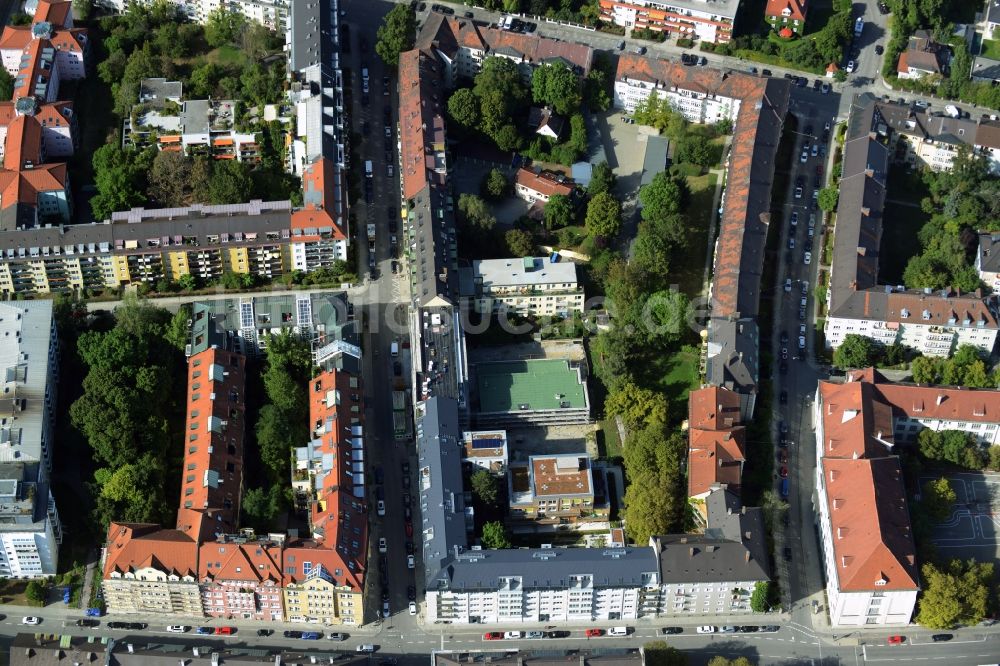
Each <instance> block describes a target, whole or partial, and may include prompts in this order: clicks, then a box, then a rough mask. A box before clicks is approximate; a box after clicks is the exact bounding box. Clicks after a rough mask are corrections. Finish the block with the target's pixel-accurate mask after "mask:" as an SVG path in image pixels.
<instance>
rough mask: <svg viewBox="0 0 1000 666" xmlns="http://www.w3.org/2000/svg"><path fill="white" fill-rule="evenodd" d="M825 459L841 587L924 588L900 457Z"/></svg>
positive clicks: (832, 531) (844, 588) (826, 481)
mask: <svg viewBox="0 0 1000 666" xmlns="http://www.w3.org/2000/svg"><path fill="white" fill-rule="evenodd" d="M820 464H821V471H822V474H823V479H824V488H825V495H826V497H825V501H826V503H827V510H828V511H829V513H830V528H831V536H832V544H833V553H834V566H835V567H836V571H837V579H838V581H839V589H840V590H842V591H845V592H852V591H854V592H858V591H868V590H876V591H893V590H916V589H919V585H918V584H917V566H916V547H915V546H914V543H913V534H912V530H911V528H910V516H909V512H908V511H907V507H906V493H905V488H904V484H903V473H902V470H901V469H900V467H899V459H898V458H896V457H888V458H877V459H874V460H869V459H865V458H859V459H857V460H853V459H849V458H847V459H838V458H823V459H822V460H821V461H820Z"/></svg>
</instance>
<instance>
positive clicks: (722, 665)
mask: <svg viewBox="0 0 1000 666" xmlns="http://www.w3.org/2000/svg"><path fill="white" fill-rule="evenodd" d="M708 666H753V665H752V664H751V663H750V660H749V659H747V658H746V657H734V658H733V659H726V658H725V657H723V656H722V655H717V656H715V657H712V658H711V659H709V660H708Z"/></svg>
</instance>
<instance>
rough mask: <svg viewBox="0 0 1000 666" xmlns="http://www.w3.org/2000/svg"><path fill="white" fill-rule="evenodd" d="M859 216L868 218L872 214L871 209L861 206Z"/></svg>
mask: <svg viewBox="0 0 1000 666" xmlns="http://www.w3.org/2000/svg"><path fill="white" fill-rule="evenodd" d="M861 214H862V215H864V216H865V217H870V216H871V214H872V209H871V208H869V207H868V206H862V207H861Z"/></svg>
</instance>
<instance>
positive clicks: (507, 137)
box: [492, 123, 521, 153]
mask: <svg viewBox="0 0 1000 666" xmlns="http://www.w3.org/2000/svg"><path fill="white" fill-rule="evenodd" d="M492 138H493V141H494V142H495V143H496V144H497V148H499V149H500V150H502V151H504V152H508V153H509V152H512V151H515V150H517V149H518V148H520V147H521V133H520V132H518V131H517V128H516V127H514V125H512V124H511V123H506V124H504V125H503V126H501V127H500V129H498V130H497V131H496V132H494V133H493V134H492Z"/></svg>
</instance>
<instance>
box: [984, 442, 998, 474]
mask: <svg viewBox="0 0 1000 666" xmlns="http://www.w3.org/2000/svg"><path fill="white" fill-rule="evenodd" d="M986 454H987V460H988V463H987V467H988V468H989V469H991V470H993V471H1000V445H994V446H991V447H990V448H989V450H988V451H987V452H986Z"/></svg>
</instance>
